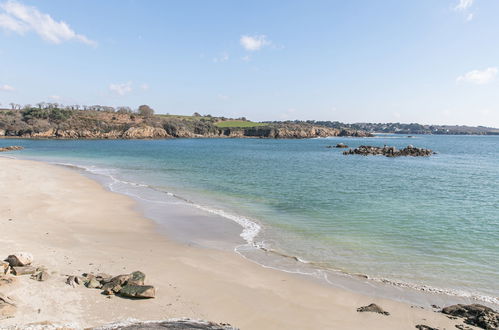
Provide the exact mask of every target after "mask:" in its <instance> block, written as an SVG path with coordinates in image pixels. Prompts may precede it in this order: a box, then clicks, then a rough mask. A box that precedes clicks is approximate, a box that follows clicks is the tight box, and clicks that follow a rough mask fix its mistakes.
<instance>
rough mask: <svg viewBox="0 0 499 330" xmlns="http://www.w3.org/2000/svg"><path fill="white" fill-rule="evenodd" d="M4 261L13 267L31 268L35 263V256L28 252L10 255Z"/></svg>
mask: <svg viewBox="0 0 499 330" xmlns="http://www.w3.org/2000/svg"><path fill="white" fill-rule="evenodd" d="M4 261H6V262H8V263H9V265H10V266H11V267H15V266H29V265H31V263H32V262H33V255H32V254H31V253H27V252H18V253H14V254H11V255H9V256H8V257H7V259H5V260H4Z"/></svg>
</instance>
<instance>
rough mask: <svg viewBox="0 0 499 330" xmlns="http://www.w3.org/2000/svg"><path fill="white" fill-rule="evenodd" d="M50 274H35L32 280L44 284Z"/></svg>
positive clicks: (42, 272)
mask: <svg viewBox="0 0 499 330" xmlns="http://www.w3.org/2000/svg"><path fill="white" fill-rule="evenodd" d="M49 277H50V276H49V273H47V272H46V271H44V270H42V271H40V272H38V273H35V274H33V275H31V279H32V280H36V281H40V282H43V281H46V280H48V279H49Z"/></svg>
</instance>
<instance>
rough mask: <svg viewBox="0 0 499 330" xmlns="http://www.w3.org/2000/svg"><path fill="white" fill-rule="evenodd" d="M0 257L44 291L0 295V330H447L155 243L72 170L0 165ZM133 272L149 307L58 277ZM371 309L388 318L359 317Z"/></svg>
mask: <svg viewBox="0 0 499 330" xmlns="http://www.w3.org/2000/svg"><path fill="white" fill-rule="evenodd" d="M0 166H1V169H2V170H1V171H0V191H1V193H0V194H1V198H0V214H1V215H0V232H1V233H2V234H1V235H0V242H1V244H0V257H2V258H5V257H7V255H9V254H10V253H13V252H17V251H26V252H30V253H32V254H33V255H34V258H35V261H34V264H35V265H43V266H46V267H47V269H48V271H49V273H50V278H49V280H48V281H45V282H37V281H34V280H31V279H30V278H29V276H24V277H21V278H18V279H17V281H16V282H15V283H13V284H11V285H5V286H0V292H1V293H3V294H6V295H8V296H10V297H12V298H13V299H14V300H15V301H16V304H17V306H18V310H17V313H16V316H15V317H14V318H9V319H5V320H0V328H2V329H5V328H9V327H12V328H16V327H17V328H25V327H26V326H27V325H28V324H33V323H40V322H48V323H54V324H57V325H65V326H67V327H69V328H75V329H80V328H85V327H94V326H99V325H103V324H107V323H110V322H116V321H123V320H127V319H131V318H134V319H139V320H161V319H169V318H180V317H189V318H194V319H204V320H210V321H215V322H226V323H230V324H231V325H233V326H235V327H238V328H241V329H415V326H416V325H418V324H426V325H429V326H432V327H437V328H439V329H454V328H455V325H456V324H462V322H461V321H460V320H451V319H449V318H447V317H446V316H444V315H443V314H440V313H436V312H434V311H433V310H430V309H423V308H419V307H414V306H410V305H408V304H405V303H401V302H396V301H391V300H386V299H378V298H376V297H369V296H365V295H361V294H357V293H352V292H349V291H346V290H341V289H336V288H333V287H330V286H326V285H323V284H321V283H316V282H314V281H312V280H309V279H307V278H305V277H303V276H298V275H293V274H288V273H285V272H280V271H277V270H272V269H267V268H263V267H261V266H259V265H257V264H255V263H253V262H250V261H248V260H246V259H244V258H242V257H241V256H239V255H237V254H235V253H231V252H225V251H220V250H213V249H205V248H199V247H192V246H187V245H181V244H179V243H176V242H173V241H171V240H170V239H168V237H167V236H165V235H163V234H160V233H159V232H158V230H157V228H156V225H155V224H154V223H153V222H152V221H150V220H149V219H146V218H144V217H143V216H142V215H141V214H139V213H138V212H137V211H136V210H135V209H134V203H135V202H134V201H133V200H131V199H130V198H128V197H126V196H122V195H119V194H115V193H112V192H109V191H107V190H105V189H104V188H103V187H102V186H101V185H100V184H98V183H97V182H95V181H92V180H91V179H89V178H86V177H84V176H82V175H81V174H79V173H77V172H76V171H73V170H70V169H66V168H63V167H60V166H55V165H49V164H46V163H41V162H34V161H25V160H15V159H9V158H0ZM135 270H141V271H143V272H144V273H145V274H146V275H147V278H146V282H147V283H149V284H152V285H154V286H155V287H156V290H157V294H156V298H154V299H148V300H131V299H123V298H120V297H118V296H114V297H112V298H110V299H109V298H108V297H106V296H104V295H102V294H101V290H95V289H87V288H84V287H76V288H73V287H71V286H69V285H66V284H65V281H66V277H67V275H79V274H81V273H83V272H94V273H99V272H105V273H109V274H121V273H130V272H132V271H135ZM370 303H376V304H378V305H380V306H382V307H383V308H384V309H385V310H386V311H389V312H390V315H389V316H385V315H381V314H376V313H359V312H357V311H356V309H357V308H358V307H360V306H365V305H368V304H370Z"/></svg>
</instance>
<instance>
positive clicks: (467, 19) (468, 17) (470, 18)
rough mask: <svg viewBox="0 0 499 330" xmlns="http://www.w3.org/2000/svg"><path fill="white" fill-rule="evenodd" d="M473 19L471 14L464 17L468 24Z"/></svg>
mask: <svg viewBox="0 0 499 330" xmlns="http://www.w3.org/2000/svg"><path fill="white" fill-rule="evenodd" d="M472 19H473V14H471V13H470V14H468V16H466V21H467V22H469V21H471V20H472Z"/></svg>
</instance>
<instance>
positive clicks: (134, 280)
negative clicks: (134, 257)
mask: <svg viewBox="0 0 499 330" xmlns="http://www.w3.org/2000/svg"><path fill="white" fill-rule="evenodd" d="M130 275H131V276H130V279H128V281H127V284H132V285H144V281H145V279H146V274H144V273H142V272H141V271H136V272H133V273H131V274H130Z"/></svg>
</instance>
